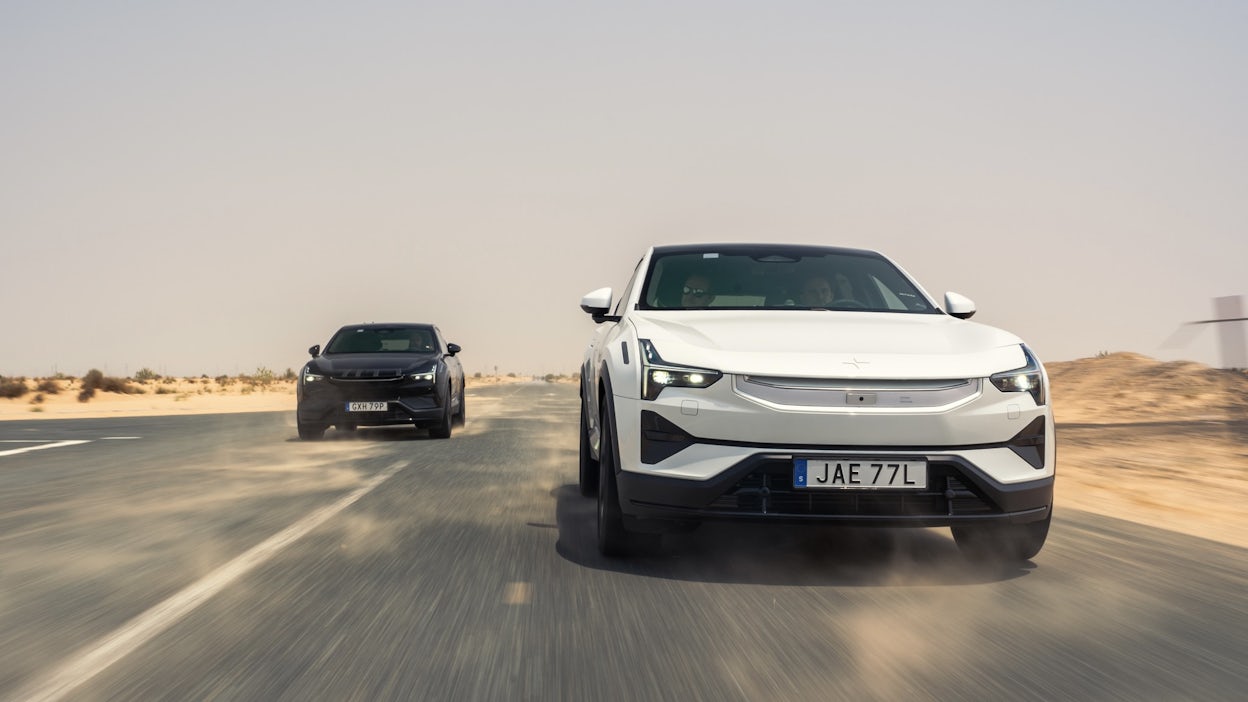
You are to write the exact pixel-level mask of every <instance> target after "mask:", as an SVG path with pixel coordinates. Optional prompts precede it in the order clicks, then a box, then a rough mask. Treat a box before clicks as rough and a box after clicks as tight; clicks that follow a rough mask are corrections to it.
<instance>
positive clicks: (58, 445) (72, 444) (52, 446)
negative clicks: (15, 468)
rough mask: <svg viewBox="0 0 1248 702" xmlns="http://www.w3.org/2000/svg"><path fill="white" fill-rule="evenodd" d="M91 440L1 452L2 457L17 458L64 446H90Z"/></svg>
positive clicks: (54, 443) (63, 442) (55, 443)
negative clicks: (33, 452)
mask: <svg viewBox="0 0 1248 702" xmlns="http://www.w3.org/2000/svg"><path fill="white" fill-rule="evenodd" d="M89 443H91V440H90V439H74V440H72V441H56V442H53V443H50V444H39V445H38V446H27V447H26V448H20V449H9V450H8V451H0V456H15V455H17V454H19V453H26V452H27V451H42V450H43V449H50V448H60V447H62V446H77V445H78V444H89Z"/></svg>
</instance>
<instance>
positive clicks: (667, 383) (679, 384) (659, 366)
mask: <svg viewBox="0 0 1248 702" xmlns="http://www.w3.org/2000/svg"><path fill="white" fill-rule="evenodd" d="M638 343H640V344H641V352H642V359H641V360H642V368H643V372H642V374H641V397H642V399H645V400H653V399H655V398H656V397H658V396H659V393H661V392H663V388H706V387H710V386H711V385H714V384H715V381H717V380H719V379H720V378H722V377H723V375H724V374H723V373H720V372H719V371H717V370H711V369H709V368H691V367H689V366H680V365H676V364H673V363H668V362H666V361H664V360H663V359H662V358H661V357H660V356H659V352H658V351H656V350H655V348H654V344H651V343H650V341H649V340H648V339H638Z"/></svg>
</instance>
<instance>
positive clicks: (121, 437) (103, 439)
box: [100, 436, 143, 441]
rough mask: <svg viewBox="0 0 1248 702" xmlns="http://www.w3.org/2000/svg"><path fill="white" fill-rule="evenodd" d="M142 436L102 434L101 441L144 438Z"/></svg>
mask: <svg viewBox="0 0 1248 702" xmlns="http://www.w3.org/2000/svg"><path fill="white" fill-rule="evenodd" d="M142 438H143V437H141V436H101V437H100V441H126V440H129V439H142Z"/></svg>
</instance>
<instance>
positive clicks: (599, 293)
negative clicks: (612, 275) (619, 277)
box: [581, 288, 620, 324]
mask: <svg viewBox="0 0 1248 702" xmlns="http://www.w3.org/2000/svg"><path fill="white" fill-rule="evenodd" d="M581 309H582V310H584V311H585V312H586V313H587V314H588V315H589V316H591V317H593V318H594V321H595V322H597V323H599V324H602V323H603V322H618V321H620V318H619V317H618V316H615V315H609V314H607V312H610V311H611V288H598V289H597V290H595V291H593V292H589V293H586V294H585V296H584V297H582V298H581Z"/></svg>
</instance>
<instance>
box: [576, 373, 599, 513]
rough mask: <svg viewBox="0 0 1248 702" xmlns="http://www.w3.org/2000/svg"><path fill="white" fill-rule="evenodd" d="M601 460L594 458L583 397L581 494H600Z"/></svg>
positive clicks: (590, 495) (586, 495)
mask: <svg viewBox="0 0 1248 702" xmlns="http://www.w3.org/2000/svg"><path fill="white" fill-rule="evenodd" d="M599 463H600V462H599V461H596V460H594V454H593V451H592V450H591V449H590V445H589V421H588V420H587V419H586V416H585V400H584V397H582V398H581V452H580V461H579V464H580V471H579V481H578V482H579V484H580V488H581V494H582V495H584V496H585V497H593V496H594V495H597V494H598V479H599V475H598V470H599V469H598V465H599Z"/></svg>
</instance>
